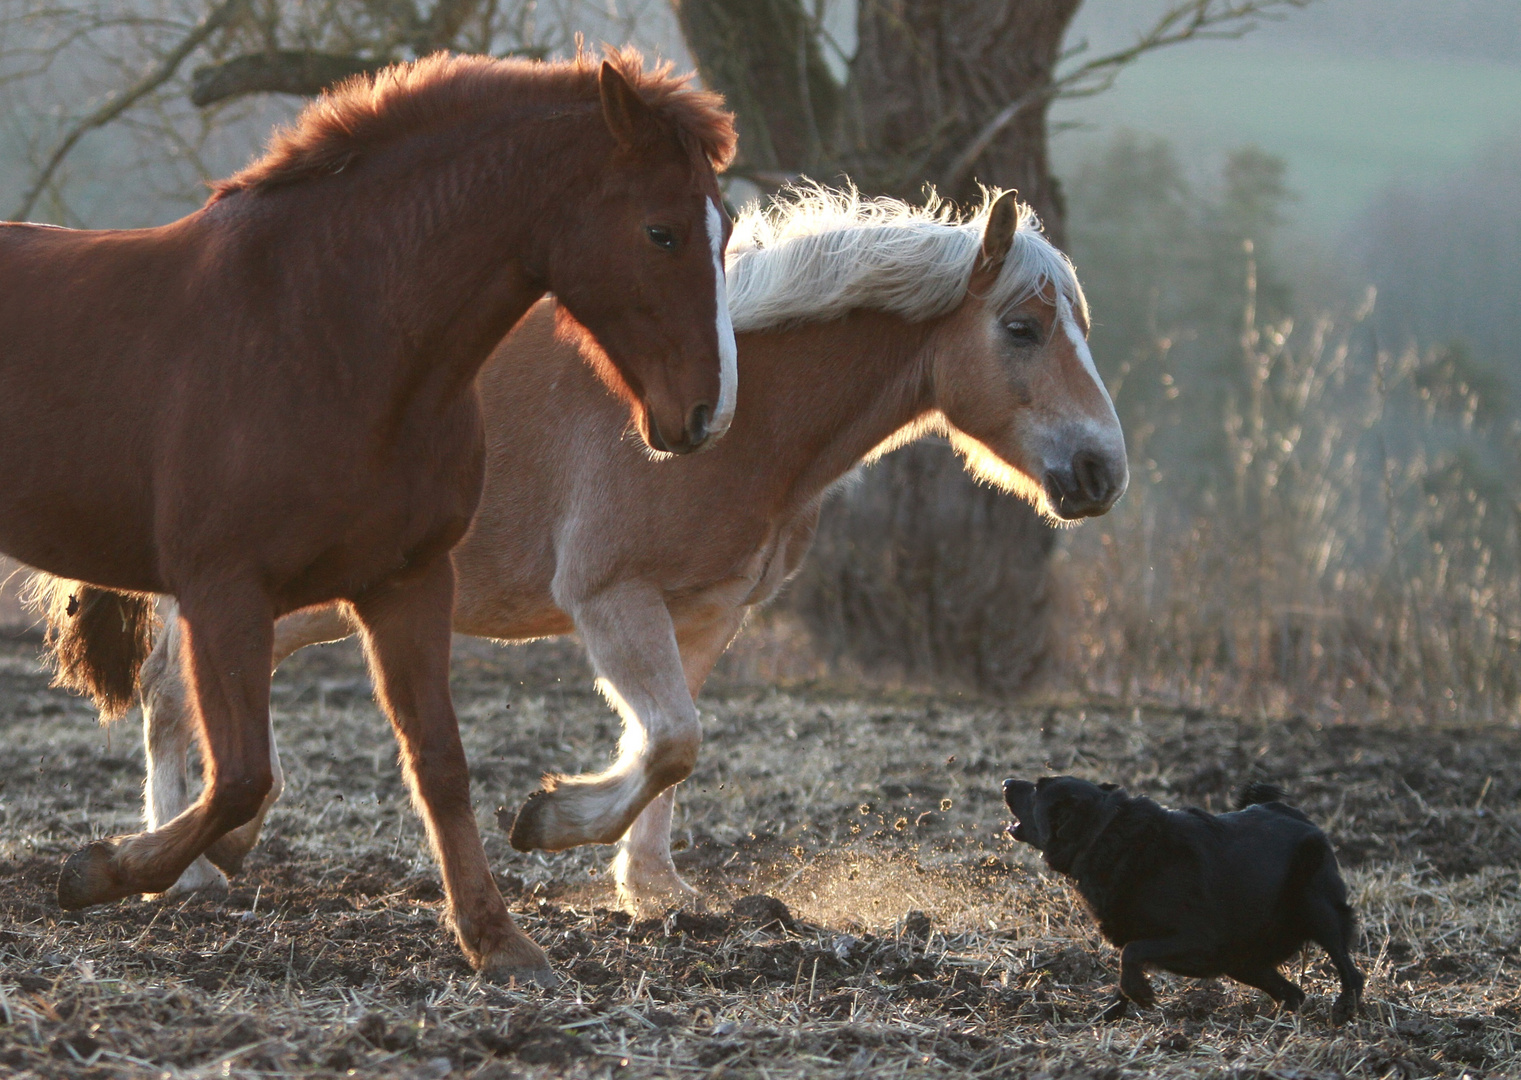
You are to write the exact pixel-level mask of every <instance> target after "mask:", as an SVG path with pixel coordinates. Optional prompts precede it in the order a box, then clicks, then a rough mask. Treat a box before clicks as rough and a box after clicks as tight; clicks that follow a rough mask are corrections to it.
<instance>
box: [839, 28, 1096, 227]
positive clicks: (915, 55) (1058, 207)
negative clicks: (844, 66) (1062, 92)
mask: <svg viewBox="0 0 1521 1080" xmlns="http://www.w3.org/2000/svg"><path fill="white" fill-rule="evenodd" d="M1080 2H1081V0H861V5H860V10H859V13H858V15H857V18H856V25H857V33H858V35H859V42H860V45H859V48H858V49H857V52H856V56H855V59H854V61H853V62H852V64H851V96H852V99H853V100H854V101H856V102H859V105H860V108H859V120H860V125H861V127H860V133H859V137H860V140H861V143H862V149H861V151H860V155H861V157H862V158H863V164H865V163H870V164H875V165H877V168H876V169H875V170H863V171H865V172H867V174H868V175H869V174H870V172H873V171H874V172H875V174H876V175H875V176H874V177H873V181H874V182H873V185H872V186H873V187H874V188H877V189H880V190H882V191H886V192H889V193H891V194H894V195H897V196H899V197H900V198H914V197H916V196H919V195H921V194H922V188H923V185H924V184H925V183H927V182H928V183H933V184H935V185H936V186H937V187H939V188H940V189H941V190H940V193H941V194H942V195H944V196H946V197H948V198H951V199H956V200H958V201H961V202H973V201H975V200H976V199H977V197H978V192H977V182H978V181H979V180H980V181H981V182H983V183H985V184H997V185H998V186H1000V187H1005V188H1015V189H1017V190H1018V191H1019V193H1020V197H1021V198H1022V199H1023V200H1024V201H1025V202H1027V203H1029V204H1030V205H1031V206H1033V207H1035V210H1036V213H1038V214H1040V216H1041V220H1042V221H1044V222H1045V225H1046V233H1047V235H1048V236H1050V237H1051V239H1052V241H1053V242H1054V243H1055V244H1057V246H1061V245H1062V243H1063V240H1064V234H1065V225H1066V222H1065V207H1064V206H1063V203H1062V198H1061V191H1060V188H1059V186H1058V184H1057V181H1056V178H1055V177H1053V176H1052V175H1051V166H1050V158H1049V156H1048V152H1047V145H1046V143H1047V135H1046V111H1047V108H1048V106H1049V104H1050V102H1049V100H1047V99H1045V98H1042V97H1039V96H1038V94H1039V92H1040V91H1041V90H1042V89H1043V88H1044V87H1045V86H1046V85H1047V84H1048V83H1049V82H1050V80H1051V78H1052V74H1053V72H1054V71H1055V68H1056V61H1057V57H1058V56H1059V54H1060V52H1061V43H1062V36H1063V35H1064V34H1065V33H1066V31H1067V25H1068V24H1069V23H1070V22H1071V21H1072V16H1073V15H1074V14H1076V12H1077V8H1078V5H1079V3H1080ZM1032 93H1034V94H1036V95H1037V96H1036V97H1035V98H1034V99H1033V100H1031V102H1030V104H1029V105H1028V106H1027V107H1025V108H1023V109H1021V110H1020V111H1019V113H1018V114H1017V115H1016V117H1015V118H1014V120H1013V121H1012V122H1011V123H1009V124H1008V125H1007V126H1006V127H1005V128H1004V129H1003V131H1002V133H1001V134H1000V135H999V136H998V137H997V138H995V139H993V140H992V141H991V142H990V143H989V145H988V147H987V149H986V150H984V151H983V152H982V153H981V154H979V155H978V156H977V157H976V158H975V159H974V160H973V162H972V164H971V167H970V168H969V169H967V170H965V173H964V175H963V176H961V177H958V178H948V177H947V171H948V169H949V167H950V166H951V164H952V163H953V162H954V160H955V159H956V157H957V156H958V155H959V154H960V153H961V151H962V150H963V149H965V148H966V147H967V145H968V144H969V143H971V141H972V140H973V138H975V137H976V135H977V133H978V132H979V131H980V130H981V128H982V126H983V125H984V124H986V123H987V122H988V121H989V120H991V119H992V118H993V117H994V115H995V114H997V113H998V112H999V110H1001V109H1002V108H1003V107H1004V106H1005V105H1007V104H1009V103H1010V102H1013V101H1017V100H1019V99H1021V98H1024V97H1026V96H1028V95H1031V94H1032Z"/></svg>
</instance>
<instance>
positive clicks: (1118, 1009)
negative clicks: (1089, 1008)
mask: <svg viewBox="0 0 1521 1080" xmlns="http://www.w3.org/2000/svg"><path fill="white" fill-rule="evenodd" d="M1129 1011H1130V999H1129V998H1127V997H1126V996H1125V995H1124V994H1116V995H1115V997H1114V1001H1112V1002H1110V1004H1109V1008H1107V1009H1105V1010H1104V1011H1103V1012H1101V1013H1099V1020H1100V1022H1102V1023H1105V1024H1113V1023H1116V1022H1117V1021H1120V1020H1123V1019H1125V1014H1126V1013H1128V1012H1129Z"/></svg>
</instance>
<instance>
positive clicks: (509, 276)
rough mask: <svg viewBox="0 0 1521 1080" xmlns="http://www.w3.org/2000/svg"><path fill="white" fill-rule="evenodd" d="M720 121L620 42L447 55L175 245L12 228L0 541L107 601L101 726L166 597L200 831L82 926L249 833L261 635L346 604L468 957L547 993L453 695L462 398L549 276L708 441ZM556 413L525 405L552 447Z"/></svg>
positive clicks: (722, 387)
mask: <svg viewBox="0 0 1521 1080" xmlns="http://www.w3.org/2000/svg"><path fill="white" fill-rule="evenodd" d="M718 106H719V101H718V99H717V98H715V97H713V96H711V95H707V94H701V93H695V92H692V91H690V90H688V89H686V88H685V84H684V81H683V80H678V79H674V78H671V77H670V76H669V75H668V74H667V71H666V69H661V70H659V71H654V72H647V71H644V70H643V69H642V67H641V64H640V61H639V58H638V57H637V55H635V54H613V55H611V56H610V58H609V60H607V61H605V62H603V63H602V64H601V66H600V68H599V67H598V66H597V65H596V64H593V63H591V62H589V61H586V60H583V59H577V60H575V61H570V62H566V63H558V64H534V63H526V62H504V61H495V60H486V59H480V58H463V57H446V56H439V57H434V58H432V59H428V60H423V61H420V62H418V63H415V64H410V65H406V66H400V67H395V68H390V69H388V70H386V71H384V72H382V73H381V74H380V75H378V76H376V77H374V78H361V79H358V80H355V81H353V82H350V83H348V84H347V85H346V86H344V87H342V88H341V89H339V90H338V91H336V92H334V93H332V94H330V95H327V96H325V97H323V98H322V99H320V100H319V101H317V102H315V103H314V104H312V105H311V106H309V107H308V108H307V109H306V111H305V112H304V113H303V114H302V116H301V118H300V119H299V120H298V121H297V122H296V123H295V125H294V126H293V127H292V128H290V129H289V130H286V131H284V132H282V133H280V134H279V135H277V136H276V137H275V139H274V142H273V145H272V147H271V149H270V151H269V153H268V154H267V155H265V156H264V157H263V158H262V159H260V160H259V161H257V162H255V163H254V164H253V165H251V166H249V167H248V168H247V169H245V170H243V171H242V172H241V173H239V174H237V175H236V176H234V177H232V178H231V179H230V180H227V181H224V182H223V183H221V184H219V185H218V186H217V188H216V191H215V193H214V194H213V195H212V197H211V199H210V200H209V201H208V203H207V204H206V206H205V207H204V208H203V209H201V210H199V211H197V212H196V213H194V214H191V215H190V216H189V217H186V218H184V219H182V220H180V221H177V222H175V223H173V224H171V225H166V226H163V227H162V228H156V229H143V230H138V231H132V232H99V233H89V232H74V231H70V230H66V229H54V228H45V227H39V226H32V225H17V224H12V225H5V226H3V227H0V431H3V432H4V433H5V437H4V439H3V440H0V551H4V552H5V553H6V554H9V555H12V556H15V557H16V558H18V559H20V560H22V561H24V562H27V563H30V564H31V565H33V566H35V567H37V568H39V569H41V570H43V571H45V572H47V573H48V574H57V575H61V576H64V577H67V578H73V579H78V582H89V583H90V585H89V586H85V585H81V584H78V583H77V582H73V581H69V582H59V583H57V585H56V587H52V588H49V587H47V586H46V585H45V586H44V591H45V592H50V593H51V595H52V597H53V599H54V600H55V601H56V603H55V605H54V606H53V608H52V616H53V617H54V618H55V619H56V623H55V635H54V641H55V644H56V645H57V646H58V650H59V654H60V659H61V667H62V671H61V677H62V678H63V680H64V681H65V682H72V683H73V684H75V685H77V686H80V687H82V688H86V689H91V690H93V691H95V692H96V696H97V699H98V700H100V701H101V703H102V705H103V707H104V709H105V710H106V711H107V712H108V713H109V712H111V711H120V710H121V709H122V708H124V707H125V705H126V704H127V703H128V702H130V700H131V699H132V698H133V697H135V693H134V691H135V680H136V672H137V668H138V666H139V664H140V661H141V659H142V657H143V656H145V655H146V649H144V650H143V651H142V652H141V653H138V654H136V655H134V652H133V650H134V648H135V646H136V644H137V642H138V641H140V640H141V639H142V637H143V635H144V634H145V633H146V631H147V629H148V626H147V624H148V622H149V620H150V617H151V608H150V607H149V605H150V604H151V603H152V600H151V597H150V596H149V595H148V594H152V593H167V594H172V595H173V596H174V597H176V599H177V601H178V605H179V620H178V631H179V632H178V634H177V639H178V640H179V641H180V642H181V643H182V644H181V653H182V655H183V663H184V665H185V669H186V670H185V675H184V677H185V678H186V679H187V680H188V685H189V686H190V687H192V688H193V697H194V700H195V708H194V715H196V716H197V717H198V719H199V723H198V725H197V726H198V728H199V732H198V734H199V737H200V738H201V740H202V744H203V747H204V750H205V760H206V778H207V783H206V785H205V790H204V791H203V792H202V795H201V797H200V798H199V800H198V801H197V802H196V803H195V804H194V805H192V806H190V807H188V808H187V809H185V810H184V812H183V813H179V814H176V815H175V816H174V817H173V819H172V820H167V821H160V822H156V823H155V825H156V827H154V828H153V829H152V830H151V831H148V832H146V833H140V834H137V835H133V836H125V837H118V838H115V839H111V840H99V841H96V842H95V843H93V844H91V845H89V846H88V847H86V848H84V849H83V850H81V851H80V852H78V853H77V854H75V855H74V856H73V857H72V858H70V859H69V860H68V862H67V863H66V864H65V866H64V870H63V874H62V876H61V878H60V880H59V886H58V897H59V902H60V903H61V904H62V905H63V906H64V907H66V908H79V907H84V906H87V905H90V904H99V903H102V902H104V901H108V900H114V899H117V898H119V897H123V896H127V895H129V894H132V893H141V892H157V891H161V890H164V889H167V888H169V887H170V886H172V885H173V884H174V883H175V881H176V880H178V879H179V876H180V875H181V874H182V873H183V872H184V870H185V868H186V867H187V866H189V865H190V864H191V862H192V861H194V860H195V859H196V858H197V857H198V856H200V855H201V853H202V852H204V851H206V850H207V849H208V847H210V846H211V845H212V844H213V843H214V842H215V841H217V840H218V839H219V838H221V837H222V836H223V835H224V834H226V833H227V832H228V831H229V830H230V829H233V828H235V827H236V826H238V825H241V824H243V823H244V822H247V821H248V820H249V819H250V818H252V817H253V816H254V814H256V813H257V812H258V810H259V808H260V806H261V805H263V803H264V800H265V796H266V795H267V793H268V792H269V790H270V785H271V782H272V760H271V759H272V754H273V749H272V746H271V744H270V742H269V735H268V732H269V674H270V670H271V665H272V655H273V640H274V638H273V626H274V621H275V619H276V618H277V617H279V616H281V615H284V614H286V613H288V612H291V611H295V610H297V609H299V608H305V607H309V606H311V605H313V604H324V603H330V602H333V601H335V600H342V601H345V602H346V603H348V604H349V605H351V606H350V607H349V608H347V609H346V610H348V611H350V612H351V613H352V617H353V618H354V619H355V620H356V625H357V626H359V627H360V628H361V629H362V632H363V634H364V637H365V646H366V650H367V652H368V654H369V657H370V661H371V667H372V670H373V672H374V676H375V681H376V685H377V687H378V688H379V693H380V698H381V701H382V702H383V703H384V705H385V707H386V710H387V712H388V713H389V714H390V717H391V720H392V722H393V724H394V725H395V729H396V734H397V737H398V739H399V741H400V743H401V746H402V756H403V759H404V761H405V767H406V772H407V774H408V780H409V783H410V785H411V788H412V791H413V793H414V799H415V801H416V803H417V805H418V807H419V809H420V811H421V812H422V814H423V816H424V818H425V819H426V821H427V825H428V830H429V834H430V836H431V838H432V842H433V845H434V847H435V849H436V852H437V855H438V859H439V862H440V864H441V867H442V871H443V879H444V885H445V888H446V890H447V894H448V900H449V911H450V915H451V917H452V920H453V923H454V927H455V930H456V932H457V935H458V937H459V941H460V944H461V945H462V946H463V947H464V949H465V952H466V954H467V955H468V956H469V958H470V960H471V962H472V963H473V964H474V965H475V966H476V967H478V968H481V969H486V970H491V971H493V972H498V973H513V974H518V975H525V976H527V975H537V974H540V973H542V974H543V975H544V976H545V977H548V976H547V973H548V964H547V961H546V958H545V956H544V954H543V952H542V951H540V950H539V948H538V947H537V946H535V945H534V944H533V943H532V942H530V941H529V940H528V938H527V937H525V936H524V935H523V933H522V932H521V931H520V930H519V929H518V928H517V927H516V925H514V923H513V922H512V919H511V917H510V916H509V915H508V913H507V908H506V906H505V905H504V904H503V903H502V898H501V896H500V895H499V893H498V892H497V889H496V885H495V884H494V883H493V881H492V878H491V873H490V868H489V867H488V866H487V863H486V857H485V852H484V850H483V849H482V847H481V841H480V835H479V832H478V829H477V825H476V820H475V815H474V813H473V812H472V810H471V807H470V797H469V771H468V769H467V767H466V764H465V757H464V753H463V751H462V750H461V747H460V742H459V733H458V730H457V727H456V723H455V716H454V710H453V706H452V704H451V702H450V698H449V620H450V612H451V610H452V609H453V603H454V572H453V568H452V565H451V563H450V560H449V558H448V553H449V549H450V548H452V547H453V546H454V544H455V542H456V541H457V540H458V539H459V538H460V537H461V536H462V535H464V532H465V528H466V526H467V525H468V524H469V521H470V517H471V514H472V513H473V512H474V510H475V505H476V502H477V500H478V499H479V496H480V490H481V482H482V476H483V470H484V464H485V454H484V446H483V441H482V420H481V415H480V406H479V398H478V395H477V393H476V390H475V376H476V373H477V371H478V370H479V368H480V366H481V364H482V363H483V362H484V361H485V359H486V358H487V356H488V355H489V354H490V352H491V350H492V349H493V348H494V347H495V346H496V345H497V344H498V343H499V342H500V341H501V339H502V337H503V335H505V334H506V333H507V331H508V330H509V329H510V328H511V327H512V326H513V325H514V324H515V323H516V322H517V321H518V320H519V319H520V318H521V317H522V315H523V314H524V313H525V312H526V311H527V310H528V309H529V307H530V306H531V305H532V304H533V302H534V301H535V300H537V299H538V298H539V297H540V296H542V295H543V294H544V292H545V291H546V290H553V291H554V293H555V295H556V296H558V297H559V299H560V301H561V303H562V304H563V305H564V312H565V321H566V323H567V325H572V326H578V327H579V328H580V329H579V330H578V332H579V333H582V334H583V335H586V336H587V339H586V340H583V341H582V342H581V343H580V344H581V348H582V351H583V353H585V354H587V355H588V356H589V357H590V358H591V359H592V362H593V364H594V366H596V367H597V369H598V371H599V372H600V374H601V375H602V376H603V377H604V378H605V379H606V380H607V381H609V382H610V383H611V384H612V385H613V386H615V387H616V388H618V390H619V392H620V393H621V394H623V395H624V396H625V397H627V398H628V399H630V400H631V401H633V402H634V403H635V406H636V415H637V423H638V425H639V427H640V430H641V431H642V432H644V433H645V435H646V438H647V439H648V441H649V442H650V443H651V444H652V445H654V446H657V447H660V448H662V449H667V450H672V451H686V450H694V449H696V448H697V447H698V446H699V445H702V444H703V443H704V442H706V441H708V440H710V439H712V438H714V437H716V436H717V435H718V434H720V433H721V432H722V431H723V430H724V428H725V427H726V426H727V424H728V422H729V417H730V416H731V415H732V412H733V408H734V400H735V377H734V368H733V361H734V344H733V337H732V328H731V326H730V324H729V320H728V310H727V301H726V299H725V296H724V282H723V265H722V261H721V258H720V253H721V251H722V248H723V246H724V244H725V242H726V240H727V237H726V236H725V235H724V233H725V228H726V224H727V219H726V218H725V217H724V215H723V213H722V211H721V210H720V204H719V192H718V187H717V180H716V177H715V176H714V168H715V166H716V165H718V164H721V163H722V162H724V161H726V160H727V159H728V157H729V155H730V154H731V152H732V149H733V130H732V127H731V125H730V117H729V116H728V115H727V114H726V113H724V112H722V111H721V110H720V109H719V107H718ZM590 336H595V339H596V340H597V341H598V342H599V343H600V344H601V346H602V347H603V348H605V350H606V351H605V352H603V351H601V349H595V348H593V346H592V344H591V340H590ZM524 359H525V361H529V362H531V360H530V358H528V357H526V356H525V357H524ZM528 381H529V383H530V384H533V385H538V383H537V382H536V380H534V379H533V378H530V379H529V380H528ZM568 405H569V407H568V408H565V409H562V408H560V407H559V404H558V395H554V394H551V395H549V398H548V400H546V401H543V402H537V401H536V404H535V408H536V409H543V410H546V412H547V414H548V415H546V417H545V419H546V420H547V419H550V417H553V421H552V422H553V423H554V424H555V426H556V430H554V431H553V432H552V433H551V432H549V431H546V432H545V433H544V434H545V437H546V438H547V439H548V440H549V442H550V444H552V445H554V446H558V445H560V443H561V442H562V440H563V439H564V433H565V430H566V429H568V428H571V427H574V425H575V423H576V421H577V418H578V415H579V409H580V406H579V405H577V404H576V403H574V402H570V403H568ZM614 407H615V408H617V409H618V411H619V414H620V417H621V416H622V414H623V412H624V408H623V407H621V406H614ZM546 449H548V447H539V448H536V449H535V451H534V454H533V456H534V458H535V459H537V456H538V454H539V453H540V452H541V451H544V450H546ZM123 594H127V595H125V596H124V595H123ZM58 624H61V626H62V629H56V627H57V625H58ZM129 631H130V632H129ZM144 644H147V643H146V642H144ZM113 660H115V661H116V664H115V667H116V672H115V674H116V675H117V678H116V679H115V680H113V678H112V672H111V671H110V670H108V668H109V666H110V662H111V661H113ZM124 671H125V673H126V674H125V676H123V675H122V673H123V672H124Z"/></svg>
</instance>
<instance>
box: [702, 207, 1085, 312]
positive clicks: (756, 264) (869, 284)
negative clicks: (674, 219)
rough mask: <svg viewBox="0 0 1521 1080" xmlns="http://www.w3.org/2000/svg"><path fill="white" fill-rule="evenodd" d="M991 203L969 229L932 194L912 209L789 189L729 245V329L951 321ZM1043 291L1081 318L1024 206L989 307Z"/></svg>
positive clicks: (1067, 270) (1081, 305) (1052, 252)
mask: <svg viewBox="0 0 1521 1080" xmlns="http://www.w3.org/2000/svg"><path fill="white" fill-rule="evenodd" d="M999 194H1001V193H1000V192H999V191H997V190H996V189H993V190H988V191H986V192H985V193H984V197H983V202H982V206H981V207H979V208H978V209H977V211H976V212H975V213H973V214H972V215H971V216H969V217H965V218H963V217H960V216H958V215H957V214H956V213H955V211H954V210H953V209H952V208H951V207H949V206H946V205H945V204H944V203H943V202H942V201H941V200H940V199H939V198H937V197H935V196H933V195H932V196H931V197H930V200H929V203H928V204H927V205H925V206H923V207H918V206H910V205H909V204H908V203H905V202H900V201H898V200H897V199H864V198H862V197H861V195H860V193H859V192H857V191H856V190H854V189H853V188H852V189H849V190H845V191H838V190H830V189H828V188H824V187H820V186H817V185H809V186H806V187H794V188H789V189H787V190H786V191H784V192H783V193H782V195H781V196H779V197H778V198H777V199H775V200H773V201H772V203H771V204H770V205H769V206H766V207H760V206H756V205H752V206H749V207H747V208H746V209H745V210H744V211H743V212H742V213H741V214H740V215H739V220H738V221H736V222H735V223H734V236H733V238H732V239H731V240H730V241H729V254H728V260H727V274H726V276H727V278H728V290H729V311H730V313H731V315H732V317H733V319H734V329H735V330H737V331H747V330H766V329H771V328H775V327H778V326H782V325H785V324H787V323H797V322H820V321H824V320H827V319H834V318H838V317H840V316H841V315H844V314H845V313H846V312H848V311H851V310H854V309H857V308H870V309H873V310H876V311H886V312H891V313H893V314H896V315H901V316H903V317H904V318H906V319H909V320H910V321H913V322H919V321H922V320H924V319H932V318H935V317H936V316H939V315H944V314H946V313H948V312H950V311H953V310H954V309H955V308H956V307H957V306H958V305H959V304H960V303H961V302H962V300H963V299H964V298H965V297H966V291H967V285H968V283H969V282H970V280H971V276H972V270H973V267H974V266H975V265H976V262H977V259H978V257H979V255H980V252H981V250H982V234H983V229H984V227H985V225H986V223H987V216H988V211H989V210H990V209H991V208H992V205H993V202H994V200H995V199H997V198H998V196H999ZM1048 291H1049V292H1053V293H1055V294H1056V295H1057V296H1062V297H1065V298H1066V299H1067V301H1068V302H1069V303H1071V304H1072V305H1073V306H1074V307H1076V308H1078V309H1079V310H1081V311H1083V312H1084V314H1085V315H1086V312H1087V302H1086V301H1085V300H1084V298H1083V290H1082V287H1081V286H1080V285H1079V284H1078V282H1077V275H1076V274H1075V273H1074V272H1073V269H1072V264H1071V262H1069V261H1068V259H1067V257H1066V256H1065V255H1063V254H1062V253H1061V252H1060V251H1058V250H1057V249H1056V248H1055V247H1053V246H1052V245H1051V242H1050V241H1049V240H1047V239H1046V238H1045V236H1043V235H1042V234H1041V231H1040V222H1039V220H1037V218H1036V216H1035V212H1034V211H1033V210H1031V209H1030V208H1029V207H1028V206H1026V205H1025V204H1023V203H1021V204H1020V207H1019V226H1018V231H1017V232H1016V233H1015V235H1014V245H1013V247H1012V248H1011V249H1010V251H1009V255H1008V258H1007V259H1006V260H1005V261H1004V266H1003V272H1002V273H1001V274H1000V275H999V277H998V283H997V285H996V286H995V287H994V289H993V291H992V295H991V296H989V297H987V298H986V299H988V300H989V301H990V302H991V303H992V304H993V305H994V307H995V309H997V310H1003V309H1004V308H1007V307H1009V306H1010V305H1013V304H1017V303H1019V302H1021V301H1023V300H1025V299H1027V298H1029V297H1030V296H1032V295H1035V294H1036V293H1043V292H1048Z"/></svg>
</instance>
